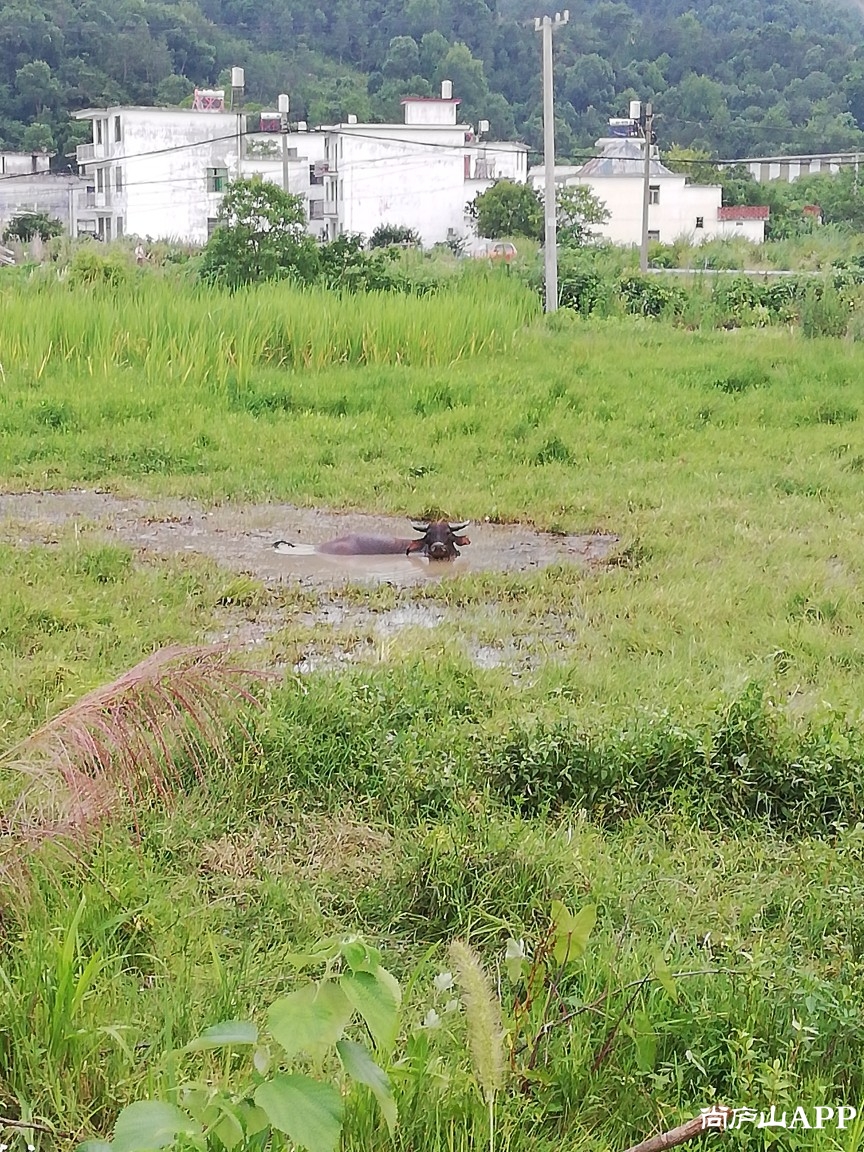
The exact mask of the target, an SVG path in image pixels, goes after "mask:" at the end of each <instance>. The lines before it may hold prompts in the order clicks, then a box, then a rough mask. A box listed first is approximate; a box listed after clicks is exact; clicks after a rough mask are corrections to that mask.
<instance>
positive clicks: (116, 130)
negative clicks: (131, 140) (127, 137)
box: [114, 116, 123, 141]
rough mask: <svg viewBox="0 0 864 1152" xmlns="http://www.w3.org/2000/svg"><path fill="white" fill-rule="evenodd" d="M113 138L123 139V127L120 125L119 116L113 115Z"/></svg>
mask: <svg viewBox="0 0 864 1152" xmlns="http://www.w3.org/2000/svg"><path fill="white" fill-rule="evenodd" d="M114 139H115V140H117V141H120V140H122V139H123V129H122V128H121V127H120V117H119V116H115V117H114Z"/></svg>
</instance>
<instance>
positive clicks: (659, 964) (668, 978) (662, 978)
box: [654, 952, 678, 1004]
mask: <svg viewBox="0 0 864 1152" xmlns="http://www.w3.org/2000/svg"><path fill="white" fill-rule="evenodd" d="M654 975H655V976H656V977H657V980H658V981H659V983H660V984H661V986H662V987H663V988H664V989H665V990H666V992H667V993H668V995H669V997H670V999H672V1000H674V1001H675V1003H676V1004H677V1003H678V986H677V985H676V983H675V978H674V977H673V975H672V972H671V971H670V969H669V965H668V964H667V963H666V960H665V959H664V957H663V953H662V952H658V953H657V954H656V956H655V957H654Z"/></svg>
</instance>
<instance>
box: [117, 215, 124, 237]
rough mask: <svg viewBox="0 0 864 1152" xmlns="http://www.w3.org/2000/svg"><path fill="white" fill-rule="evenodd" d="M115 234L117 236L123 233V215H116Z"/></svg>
mask: <svg viewBox="0 0 864 1152" xmlns="http://www.w3.org/2000/svg"><path fill="white" fill-rule="evenodd" d="M117 235H118V236H122V235H123V217H122V216H118V217H117Z"/></svg>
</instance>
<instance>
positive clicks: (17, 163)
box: [0, 152, 85, 233]
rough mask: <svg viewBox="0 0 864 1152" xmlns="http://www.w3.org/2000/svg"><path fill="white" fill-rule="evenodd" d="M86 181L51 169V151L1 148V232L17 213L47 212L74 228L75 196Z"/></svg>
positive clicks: (67, 226) (68, 229) (70, 229)
mask: <svg viewBox="0 0 864 1152" xmlns="http://www.w3.org/2000/svg"><path fill="white" fill-rule="evenodd" d="M84 187H85V182H84V181H83V180H82V179H81V178H80V177H78V176H71V175H69V173H68V172H64V173H55V172H52V171H51V155H50V153H48V152H0V233H2V232H3V229H4V227H5V226H6V225H7V224H8V223H9V221H10V220H11V219H12V217H13V216H17V215H19V214H20V213H22V212H46V213H47V214H48V215H49V216H51V217H53V218H54V219H55V220H59V221H60V223H61V224H62V225H63V227H64V228H65V229H66V230H67V231H72V229H73V214H74V207H75V197H76V196H77V194H78V193H79V192H80V191H81V190H82V189H83V188H84Z"/></svg>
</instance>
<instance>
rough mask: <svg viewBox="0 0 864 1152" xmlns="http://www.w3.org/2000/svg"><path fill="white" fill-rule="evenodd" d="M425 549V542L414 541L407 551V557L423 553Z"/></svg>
mask: <svg viewBox="0 0 864 1152" xmlns="http://www.w3.org/2000/svg"><path fill="white" fill-rule="evenodd" d="M425 547H426V541H425V540H412V541H411V543H410V544H409V545H408V547H407V548H406V549H405V555H406V556H410V555H411V553H412V552H422V551H423V549H424V548H425Z"/></svg>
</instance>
